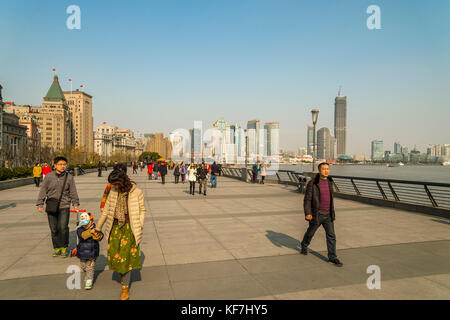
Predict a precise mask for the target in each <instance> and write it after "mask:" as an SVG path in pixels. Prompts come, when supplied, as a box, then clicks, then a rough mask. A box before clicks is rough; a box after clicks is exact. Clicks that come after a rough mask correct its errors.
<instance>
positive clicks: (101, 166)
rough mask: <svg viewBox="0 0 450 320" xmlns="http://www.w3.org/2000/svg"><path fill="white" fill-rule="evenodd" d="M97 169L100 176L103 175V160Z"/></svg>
mask: <svg viewBox="0 0 450 320" xmlns="http://www.w3.org/2000/svg"><path fill="white" fill-rule="evenodd" d="M97 170H98V176H99V177H101V176H102V170H103V164H102V162H101V161H99V162H98V165H97Z"/></svg>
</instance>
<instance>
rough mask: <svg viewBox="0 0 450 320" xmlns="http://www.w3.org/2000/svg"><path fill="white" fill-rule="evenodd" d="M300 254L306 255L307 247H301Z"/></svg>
mask: <svg viewBox="0 0 450 320" xmlns="http://www.w3.org/2000/svg"><path fill="white" fill-rule="evenodd" d="M300 253H301V254H304V255H305V256H306V255H308V249H307V248H305V247H302V250H301V251H300Z"/></svg>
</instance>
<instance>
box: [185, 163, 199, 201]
mask: <svg viewBox="0 0 450 320" xmlns="http://www.w3.org/2000/svg"><path fill="white" fill-rule="evenodd" d="M187 174H188V181H189V193H190V194H192V195H194V194H195V182H196V181H197V168H196V167H195V164H194V163H193V162H191V165H190V166H189V168H188V169H187Z"/></svg>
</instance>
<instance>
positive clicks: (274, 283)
mask: <svg viewBox="0 0 450 320" xmlns="http://www.w3.org/2000/svg"><path fill="white" fill-rule="evenodd" d="M336 269H337V268H336V267H335V266H332V265H328V264H325V265H324V266H315V267H311V268H305V269H299V270H292V269H289V270H281V271H277V272H261V273H255V274H252V275H253V277H254V278H255V279H256V280H258V282H259V283H260V284H261V285H262V286H264V287H265V288H266V289H267V290H268V291H269V293H270V294H272V295H276V294H280V293H285V292H293V291H301V290H311V289H317V288H327V287H336V286H341V285H345V280H344V279H343V278H342V277H341V276H340V275H339V272H337V271H336Z"/></svg>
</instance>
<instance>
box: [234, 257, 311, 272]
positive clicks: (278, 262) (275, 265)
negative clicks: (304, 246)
mask: <svg viewBox="0 0 450 320" xmlns="http://www.w3.org/2000/svg"><path fill="white" fill-rule="evenodd" d="M317 259H318V258H316V257H314V256H312V255H308V256H300V254H295V255H293V254H290V255H283V256H268V257H258V258H248V259H242V260H239V263H240V264H242V265H243V266H244V268H245V269H246V270H247V271H248V272H249V273H251V274H257V273H270V272H280V271H286V270H289V271H293V272H296V271H300V270H305V269H308V268H311V267H313V266H316V265H317V264H318V261H317Z"/></svg>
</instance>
